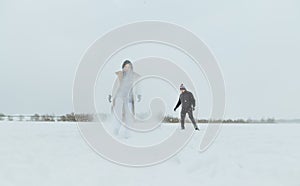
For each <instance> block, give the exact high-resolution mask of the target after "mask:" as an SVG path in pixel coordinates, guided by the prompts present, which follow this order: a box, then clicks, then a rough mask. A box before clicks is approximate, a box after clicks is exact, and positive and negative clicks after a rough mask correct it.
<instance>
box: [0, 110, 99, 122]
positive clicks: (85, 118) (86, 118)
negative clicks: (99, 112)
mask: <svg viewBox="0 0 300 186" xmlns="http://www.w3.org/2000/svg"><path fill="white" fill-rule="evenodd" d="M5 118H6V119H7V120H8V121H25V118H27V119H26V121H47V122H54V121H66V122H75V121H77V122H90V121H93V120H94V115H92V114H83V113H82V114H75V113H73V112H72V113H70V114H65V115H61V116H55V115H54V114H52V115H51V114H41V115H40V114H34V115H29V116H28V115H27V116H24V115H13V116H12V115H5V114H3V113H0V121H3V120H5Z"/></svg>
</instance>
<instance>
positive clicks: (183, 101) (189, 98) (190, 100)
mask: <svg viewBox="0 0 300 186" xmlns="http://www.w3.org/2000/svg"><path fill="white" fill-rule="evenodd" d="M180 91H181V94H180V96H179V100H178V102H177V104H176V106H175V108H174V111H176V109H177V108H178V107H179V106H180V105H182V106H181V113H180V117H181V120H180V121H181V129H182V130H183V129H185V127H184V120H185V115H186V113H188V115H189V118H190V120H191V121H192V123H193V125H194V128H195V130H199V128H198V127H197V124H196V121H195V119H194V116H193V110H195V106H196V103H195V98H194V96H193V94H192V93H191V92H189V91H187V90H186V88H185V87H184V86H183V84H181V85H180Z"/></svg>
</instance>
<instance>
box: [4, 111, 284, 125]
mask: <svg viewBox="0 0 300 186" xmlns="http://www.w3.org/2000/svg"><path fill="white" fill-rule="evenodd" d="M144 115H147V114H144ZM96 117H98V119H100V120H102V121H104V120H105V119H107V114H104V113H100V114H96V115H94V114H83V113H81V114H75V113H74V112H72V113H70V114H65V115H61V116H55V115H54V114H52V115H51V114H42V115H39V114H34V115H30V116H24V115H14V116H12V115H5V114H3V113H0V121H1V120H2V121H3V120H5V118H6V119H7V120H8V121H25V118H27V119H26V121H47V122H55V121H59V122H76V121H77V122H91V121H94V119H95V118H96ZM278 121H280V120H278ZM163 122H164V123H179V122H180V119H179V118H177V117H173V116H165V117H164V119H163ZM186 122H188V123H189V122H190V120H189V119H188V117H186ZM197 122H198V123H276V122H277V120H275V118H262V119H259V120H255V119H246V120H245V119H223V120H209V119H198V120H197Z"/></svg>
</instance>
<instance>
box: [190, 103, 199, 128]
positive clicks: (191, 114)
mask: <svg viewBox="0 0 300 186" xmlns="http://www.w3.org/2000/svg"><path fill="white" fill-rule="evenodd" d="M188 115H189V118H190V120H191V121H192V123H193V125H194V128H195V129H197V130H198V126H197V124H196V121H195V119H194V116H193V110H192V108H190V109H189V110H188Z"/></svg>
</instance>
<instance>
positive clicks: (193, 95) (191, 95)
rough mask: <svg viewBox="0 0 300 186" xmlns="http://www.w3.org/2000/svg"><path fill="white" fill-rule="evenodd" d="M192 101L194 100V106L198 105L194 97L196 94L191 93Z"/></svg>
mask: <svg viewBox="0 0 300 186" xmlns="http://www.w3.org/2000/svg"><path fill="white" fill-rule="evenodd" d="M191 102H192V106H193V108H194V107H195V106H196V100H195V98H194V95H193V94H192V93H191Z"/></svg>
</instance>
